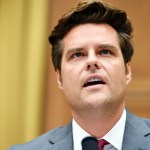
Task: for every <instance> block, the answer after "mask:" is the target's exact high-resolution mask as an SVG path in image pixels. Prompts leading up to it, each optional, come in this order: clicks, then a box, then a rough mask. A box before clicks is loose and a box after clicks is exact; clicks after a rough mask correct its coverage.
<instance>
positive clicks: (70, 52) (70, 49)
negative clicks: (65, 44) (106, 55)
mask: <svg viewBox="0 0 150 150" xmlns="http://www.w3.org/2000/svg"><path fill="white" fill-rule="evenodd" d="M97 48H100V49H111V50H113V51H116V50H118V48H117V47H115V46H113V45H111V44H99V45H98V46H97ZM83 49H84V48H82V47H74V48H69V49H68V51H67V53H66V54H67V55H69V54H72V53H74V52H80V51H82V50H83Z"/></svg>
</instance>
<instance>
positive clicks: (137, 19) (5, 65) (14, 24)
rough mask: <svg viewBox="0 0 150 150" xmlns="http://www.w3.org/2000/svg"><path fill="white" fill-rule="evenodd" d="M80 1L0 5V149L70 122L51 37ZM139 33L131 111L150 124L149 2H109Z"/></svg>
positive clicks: (16, 0) (19, 0)
mask: <svg viewBox="0 0 150 150" xmlns="http://www.w3.org/2000/svg"><path fill="white" fill-rule="evenodd" d="M78 1H79V0H38V1H37V0H0V149H1V150H6V149H8V146H10V145H12V144H15V143H24V142H27V141H30V140H32V139H33V138H35V137H37V136H39V135H40V134H42V133H44V132H46V131H48V130H50V129H52V128H55V127H57V126H60V125H64V124H66V123H67V122H69V121H70V120H71V114H70V110H69V107H68V105H67V103H66V101H65V98H64V97H63V94H62V93H61V91H60V90H59V89H58V87H57V85H56V79H55V72H54V69H53V66H52V63H51V53H50V52H51V47H50V45H49V43H48V36H49V34H50V32H51V30H52V28H53V27H54V26H55V25H56V23H57V21H58V19H59V18H60V17H61V15H62V14H64V12H66V11H67V10H68V9H70V8H71V7H72V6H74V5H75V4H76V3H77V2H78ZM106 1H108V2H111V3H112V4H114V5H115V6H116V7H119V8H121V9H124V10H126V12H127V14H128V16H129V18H130V19H131V20H132V24H133V27H134V35H133V36H134V37H133V44H134V48H135V54H134V57H133V60H132V72H133V81H132V83H131V84H130V85H129V88H128V91H127V96H126V105H127V109H128V110H130V111H131V112H133V113H135V114H137V115H139V116H142V117H147V118H150V34H149V33H150V28H149V27H150V15H149V14H150V9H149V6H150V1H149V0H138V1H137V0H132V1H131V0H125V1H120V0H106Z"/></svg>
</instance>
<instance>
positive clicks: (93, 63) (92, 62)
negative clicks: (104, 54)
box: [86, 52, 101, 71]
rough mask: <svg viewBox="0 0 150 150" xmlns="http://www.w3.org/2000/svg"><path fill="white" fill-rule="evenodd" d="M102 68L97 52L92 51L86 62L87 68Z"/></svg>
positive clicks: (90, 69) (91, 69)
mask: <svg viewBox="0 0 150 150" xmlns="http://www.w3.org/2000/svg"><path fill="white" fill-rule="evenodd" d="M100 68H101V65H100V62H99V60H98V58H97V56H96V54H95V53H94V52H92V53H90V54H89V55H88V58H87V62H86V70H87V71H94V70H97V69H100Z"/></svg>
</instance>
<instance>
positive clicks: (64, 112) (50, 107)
mask: <svg viewBox="0 0 150 150" xmlns="http://www.w3.org/2000/svg"><path fill="white" fill-rule="evenodd" d="M107 1H108V2H111V3H112V4H114V5H115V6H116V7H119V8H121V9H124V10H126V12H127V14H128V16H129V18H130V19H131V20H132V24H133V27H134V35H133V36H134V37H133V43H134V48H135V54H134V57H133V60H132V74H133V81H132V82H131V84H130V85H129V88H128V91H127V96H126V106H127V109H128V110H129V111H131V112H133V113H135V114H137V115H139V116H142V117H148V118H150V9H149V6H150V1H149V0H141V1H140V0H139V1H137V0H132V1H131V0H125V1H120V0H107ZM77 2H78V1H77V0H51V5H50V12H49V17H50V31H51V29H52V28H53V27H54V26H55V25H56V23H57V21H58V19H59V18H60V17H61V15H62V14H63V13H64V12H66V11H67V10H68V9H70V8H71V7H72V6H74V5H75V4H76V3H77ZM48 70H49V72H48V77H47V80H48V84H47V98H46V105H45V114H44V130H45V131H47V130H49V129H52V128H54V127H57V126H59V125H62V124H65V123H67V122H68V121H69V120H70V119H71V114H70V110H69V107H68V105H67V103H66V101H65V98H64V97H63V94H62V93H61V91H60V90H59V89H58V87H57V85H56V79H55V72H54V69H53V66H52V64H51V60H50V62H49V64H48Z"/></svg>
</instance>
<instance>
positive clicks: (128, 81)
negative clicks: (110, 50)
mask: <svg viewBox="0 0 150 150" xmlns="http://www.w3.org/2000/svg"><path fill="white" fill-rule="evenodd" d="M131 79H132V72H131V65H130V63H127V64H126V84H127V85H128V84H129V83H130V81H131Z"/></svg>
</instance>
